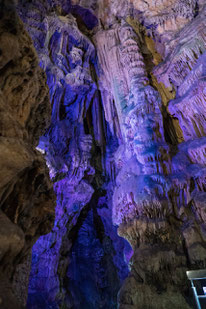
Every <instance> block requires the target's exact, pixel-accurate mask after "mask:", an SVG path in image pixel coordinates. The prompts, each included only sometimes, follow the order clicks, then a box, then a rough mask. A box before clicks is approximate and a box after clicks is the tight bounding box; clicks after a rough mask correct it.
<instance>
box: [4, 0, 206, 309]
mask: <svg viewBox="0 0 206 309" xmlns="http://www.w3.org/2000/svg"><path fill="white" fill-rule="evenodd" d="M18 10H19V14H20V16H21V18H22V20H23V21H24V23H25V25H26V27H27V29H28V31H29V33H30V35H31V37H32V39H33V42H34V46H35V48H36V50H37V52H38V54H39V57H40V65H41V67H42V68H43V69H44V71H45V72H46V74H47V81H48V86H49V90H50V99H51V102H52V124H51V126H50V128H49V129H48V130H47V132H46V134H45V135H44V136H43V137H41V139H40V143H39V146H38V148H39V150H41V151H42V152H43V153H44V154H45V156H46V159H47V164H48V167H49V169H50V177H51V178H52V180H53V183H54V190H55V192H56V194H57V207H56V221H55V226H54V228H53V230H52V232H51V233H50V234H48V235H46V236H43V237H41V239H40V240H39V241H38V242H37V243H36V245H35V246H34V248H33V254H32V269H31V276H30V287H29V298H28V307H29V308H47V307H50V308H62V307H66V308H90V309H91V308H116V307H117V291H118V289H119V288H120V286H121V285H122V287H121V289H120V291H119V293H118V302H119V308H121V309H126V308H144V309H145V308H148V309H156V308H162V309H165V308H169V309H170V308H177V309H179V308H185V309H186V308H191V306H192V297H191V295H190V293H189V284H188V281H187V278H186V273H185V272H186V270H188V269H198V268H205V267H206V265H205V263H206V260H205V259H206V249H205V248H206V247H205V190H206V184H205V179H206V178H205V176H206V174H205V171H206V170H205V164H206V163H205V141H206V139H205V119H206V117H205V64H204V63H205V57H206V56H205V12H206V11H205V6H204V1H195V0H191V1H186V0H182V1H179V0H170V1H166V0H161V1H141V0H138V1H136V0H130V1H129V0H121V1H117V0H109V1H108V0H99V1H97V0H91V1H83V0H72V1H71V2H70V1H63V0H62V1H61V0H58V1H43V0H42V1H31V2H27V1H23V0H21V1H19V6H18ZM4 41H5V40H4ZM7 57H10V54H9V53H8V55H7ZM35 93H36V92H35ZM21 121H23V120H21ZM21 123H22V122H21ZM30 127H33V125H31V126H30ZM12 128H13V126H12ZM34 135H35V134H34V133H33V132H32V136H34ZM24 162H26V160H24ZM17 163H18V160H16V159H15V164H17ZM11 228H12V227H11ZM117 228H118V234H119V235H120V236H122V237H123V238H125V239H126V240H127V241H128V242H129V243H130V245H131V246H132V249H131V248H130V247H129V245H127V244H126V242H125V241H124V240H123V239H122V238H120V237H119V236H118V235H117ZM132 252H133V257H132V258H131V260H130V268H131V271H130V274H129V276H128V277H127V279H126V280H125V281H124V283H123V284H122V281H123V280H124V278H125V277H126V276H127V264H128V262H129V259H130V257H131V255H132Z"/></svg>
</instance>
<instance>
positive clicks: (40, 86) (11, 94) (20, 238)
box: [0, 1, 55, 309]
mask: <svg viewBox="0 0 206 309" xmlns="http://www.w3.org/2000/svg"><path fill="white" fill-rule="evenodd" d="M14 4H15V3H13V2H12V1H7V2H4V1H1V2H0V5H1V12H0V48H1V50H0V170H1V175H0V206H1V210H0V222H1V223H0V230H1V231H0V277H1V288H0V299H1V303H0V307H1V308H4V309H7V308H22V306H21V305H18V303H17V300H16V298H15V296H14V294H13V290H12V282H14V281H15V282H16V283H15V284H17V285H19V286H20V285H22V286H23V285H24V284H23V282H22V279H23V278H24V276H23V275H22V274H21V272H20V273H19V275H17V274H15V270H16V268H17V265H18V264H20V263H24V260H25V259H26V257H27V255H28V252H29V251H30V250H31V248H32V246H33V244H34V243H35V241H36V240H37V238H38V237H39V236H40V235H42V234H45V233H48V232H49V231H50V230H51V228H52V225H53V222H54V205H55V196H54V193H53V188H52V184H51V182H50V179H49V175H48V169H47V168H46V164H45V160H44V158H43V156H42V155H41V154H40V153H38V152H37V151H36V149H35V147H36V146H37V144H38V139H39V136H40V135H41V134H42V133H43V132H44V129H45V127H46V126H47V125H48V123H49V118H50V103H49V93H48V88H47V85H46V79H45V74H44V72H43V71H42V70H41V69H40V68H39V65H38V57H37V54H36V52H35V49H34V48H33V46H32V41H31V38H30V37H29V35H28V33H27V32H26V30H25V28H24V26H23V23H22V21H21V20H20V19H19V17H18V16H17V14H16V9H15V6H14ZM29 271H30V265H28V267H27V270H26V275H25V277H27V278H28V276H29ZM14 277H15V280H14ZM24 289H25V291H24V293H23V294H24V295H23V296H22V295H21V293H20V294H19V293H18V292H17V291H16V294H18V295H17V297H19V299H20V300H22V298H23V299H24V303H25V300H26V297H27V296H26V294H27V287H26V288H25V287H24ZM20 290H21V288H20Z"/></svg>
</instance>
